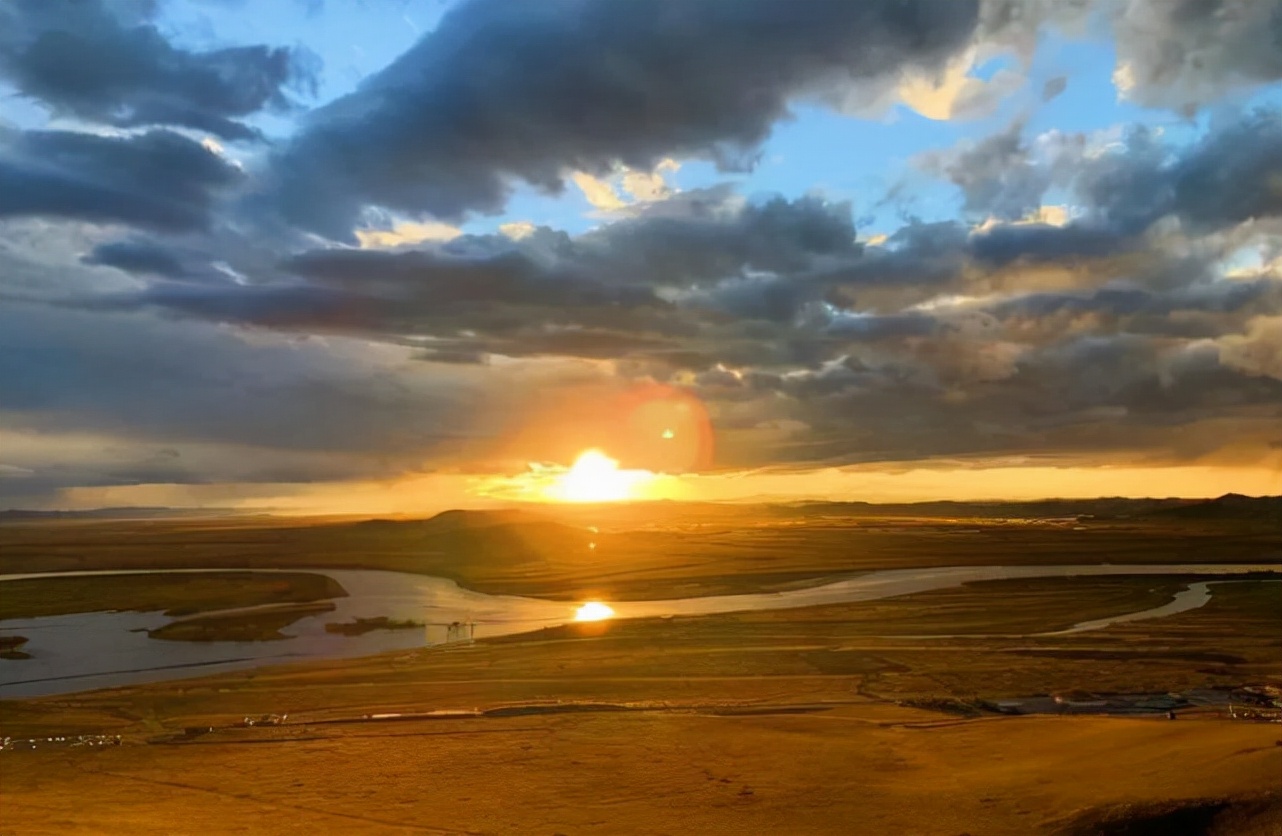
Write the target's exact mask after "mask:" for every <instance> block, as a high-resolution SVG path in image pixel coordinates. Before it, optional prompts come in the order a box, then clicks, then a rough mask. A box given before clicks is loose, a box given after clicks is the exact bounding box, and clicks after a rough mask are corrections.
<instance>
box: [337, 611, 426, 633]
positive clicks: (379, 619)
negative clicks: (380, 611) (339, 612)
mask: <svg viewBox="0 0 1282 836" xmlns="http://www.w3.org/2000/svg"><path fill="white" fill-rule="evenodd" d="M426 626H427V625H426V624H424V623H423V622H421V621H413V620H410V619H404V620H398V619H395V618H388V617H387V616H382V615H380V616H376V617H374V618H356V619H353V620H351V621H331V622H330V623H328V624H326V625H325V632H327V633H339V634H340V635H344V636H363V635H365V634H366V633H372V632H373V631H375V630H419V629H422V628H423V627H426Z"/></svg>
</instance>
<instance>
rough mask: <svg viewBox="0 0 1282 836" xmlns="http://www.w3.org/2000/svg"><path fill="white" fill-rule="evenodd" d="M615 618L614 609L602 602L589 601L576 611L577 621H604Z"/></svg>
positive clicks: (575, 617)
mask: <svg viewBox="0 0 1282 836" xmlns="http://www.w3.org/2000/svg"><path fill="white" fill-rule="evenodd" d="M613 617H614V609H613V608H612V607H611V606H610V605H609V604H603V603H601V602H600V601H588V602H587V603H586V604H584V605H583V606H581V607H579V608H578V609H577V610H575V611H574V620H575V621H604V620H606V619H607V618H613Z"/></svg>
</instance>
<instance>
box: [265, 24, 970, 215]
mask: <svg viewBox="0 0 1282 836" xmlns="http://www.w3.org/2000/svg"><path fill="white" fill-rule="evenodd" d="M977 7H978V4H977V3H976V2H971V1H970V0H868V2H861V3H822V4H817V5H814V6H811V7H807V8H806V10H805V11H804V12H802V13H799V12H798V7H797V5H796V4H795V3H793V2H785V0H736V1H735V2H724V0H700V2H685V1H684V0H680V2H663V3H659V4H657V5H652V6H647V7H645V8H644V9H641V8H639V7H635V6H633V5H631V4H628V3H616V2H611V0H575V1H574V2H572V3H570V4H568V5H567V4H553V5H551V6H543V5H540V4H512V3H506V2H498V0H473V2H470V3H466V4H463V5H460V6H457V7H455V8H454V9H452V10H451V11H450V12H449V13H447V15H446V16H445V17H444V19H443V20H442V21H441V23H440V25H439V26H438V27H437V29H436V30H435V31H434V32H432V33H431V34H429V35H427V36H425V37H424V38H423V39H422V40H421V41H420V42H419V43H418V44H416V45H415V46H414V47H413V48H412V49H410V50H409V51H408V52H406V53H405V54H404V55H402V56H401V57H400V58H398V59H397V60H396V61H395V62H394V63H393V64H392V65H391V66H389V67H388V68H386V69H385V70H383V71H382V72H380V73H379V74H378V75H376V76H374V77H371V78H370V79H368V80H367V81H366V82H365V83H364V84H363V85H362V87H361V88H360V89H359V90H358V91H357V92H355V93H353V94H351V95H349V96H347V97H345V98H343V99H341V100H339V101H337V102H334V103H333V104H331V105H328V106H326V107H324V108H322V109H320V110H319V111H317V112H315V113H313V114H311V116H310V117H309V118H308V120H307V123H306V125H305V127H304V129H303V131H302V132H301V133H300V135H299V136H298V137H296V138H295V140H294V141H293V142H291V143H290V145H289V146H288V147H287V148H286V149H285V150H284V151H283V152H282V153H281V154H280V155H279V156H278V157H277V159H276V160H275V166H274V167H275V175H276V177H277V182H276V184H275V189H274V193H275V194H274V197H275V200H276V202H277V204H278V206H279V208H280V210H281V212H282V213H283V215H284V216H285V217H286V218H288V219H289V220H290V221H292V222H294V223H296V224H298V225H299V226H302V227H304V228H306V229H309V230H311V231H313V232H317V233H320V234H323V235H326V236H328V237H330V238H333V239H338V240H349V239H350V238H351V229H352V227H353V226H354V225H355V224H354V222H355V220H356V218H357V217H358V215H359V212H360V210H361V207H363V206H380V207H384V208H387V209H390V210H393V211H397V212H402V213H405V214H406V215H410V216H420V215H431V216H434V217H436V218H438V219H441V220H445V221H455V220H458V219H459V218H461V217H463V216H464V215H466V214H468V213H471V212H496V211H498V210H500V209H501V208H502V207H503V205H504V204H505V202H506V200H507V196H508V193H509V190H510V187H511V183H512V182H513V181H524V182H526V183H529V184H531V185H533V186H535V187H537V188H541V189H545V190H551V191H557V190H559V189H560V188H562V180H563V178H562V171H564V170H566V169H569V170H574V171H582V172H585V173H587V174H589V175H592V176H602V175H604V174H606V173H607V172H609V171H612V170H614V168H615V166H617V165H623V166H627V167H628V168H631V169H634V170H639V171H650V170H652V169H653V168H654V166H655V165H657V164H658V163H659V162H660V161H661V160H663V159H664V158H667V157H674V158H678V159H685V158H689V157H701V158H705V159H711V160H713V161H715V162H717V163H718V164H719V165H721V166H722V167H728V168H732V167H735V166H737V165H742V164H743V162H744V161H745V159H746V158H750V156H751V154H752V153H753V151H754V149H755V148H756V147H757V146H758V145H759V144H760V143H761V142H762V140H764V139H765V138H766V137H767V136H768V135H769V133H770V130H771V127H772V126H773V125H774V123H775V122H777V121H778V120H780V119H782V118H785V117H786V116H788V114H789V102H790V100H792V99H794V98H798V97H801V98H812V99H816V98H823V97H824V96H826V95H829V96H830V95H832V94H834V92H835V91H841V90H845V89H846V88H848V87H849V86H850V85H853V84H858V83H860V82H861V81H871V80H881V82H882V83H891V84H893V83H894V80H895V79H896V78H897V76H898V73H899V72H900V71H902V70H904V69H906V68H910V67H918V68H922V69H925V70H935V69H938V68H941V67H943V66H944V65H945V64H946V63H947V62H948V60H949V59H950V58H951V57H952V56H953V55H954V54H955V53H956V52H958V51H959V50H962V49H964V48H966V47H967V45H968V44H969V42H970V40H971V36H972V33H973V31H974V28H975V24H976V21H977ZM659 102H661V103H662V107H655V106H654V103H659ZM407 172H413V174H412V176H410V175H408V174H407Z"/></svg>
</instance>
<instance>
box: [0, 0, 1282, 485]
mask: <svg viewBox="0 0 1282 836" xmlns="http://www.w3.org/2000/svg"><path fill="white" fill-rule="evenodd" d="M59 5H60V4H58V3H39V2H16V3H13V4H10V5H6V6H5V7H4V8H3V10H0V32H2V33H3V34H0V80H3V81H4V82H5V83H7V84H8V85H10V86H11V87H12V89H13V90H15V91H16V92H17V93H19V94H20V95H21V96H23V97H24V98H25V99H26V100H28V101H31V102H35V103H38V104H39V105H40V106H42V107H44V108H46V109H47V111H48V112H49V113H50V114H51V115H52V116H53V118H54V119H55V124H51V125H47V126H44V127H40V128H33V127H18V126H11V125H10V126H7V125H4V124H3V123H0V381H2V383H0V419H2V421H3V426H4V428H5V431H6V432H8V433H10V436H9V437H10V438H11V439H12V440H13V441H14V443H15V444H16V445H18V446H20V447H22V449H23V450H25V451H26V452H21V451H20V452H19V453H12V454H10V453H4V452H0V505H3V504H6V499H5V498H6V497H9V498H10V499H8V500H7V501H8V502H12V503H15V504H17V503H20V502H29V503H37V504H38V503H41V502H48V501H54V500H55V499H56V497H57V496H58V492H59V491H60V490H63V489H65V488H69V487H75V486H111V485H129V484H148V483H158V482H172V483H193V484H201V483H218V482H237V483H252V482H322V481H341V480H344V479H395V478H399V477H400V476H403V475H404V474H406V473H419V472H430V471H433V470H449V471H458V472H484V471H487V470H502V469H503V468H506V467H511V466H513V465H514V463H515V464H516V466H519V464H520V463H521V462H522V461H531V460H540V459H556V458H558V457H563V456H564V455H565V454H566V450H567V449H570V446H573V445H576V444H586V443H588V442H590V441H593V440H597V439H599V440H602V443H617V444H618V445H619V447H621V448H623V450H624V452H625V453H627V452H628V451H629V449H630V448H629V444H628V441H627V439H625V438H619V437H617V436H615V435H612V434H611V433H612V432H613V431H612V430H610V428H609V424H610V420H609V416H596V417H593V418H592V419H591V420H589V419H588V418H587V417H584V416H587V415H589V414H590V413H591V414H594V415H595V413H594V412H593V408H592V405H593V404H596V403H602V402H612V401H611V400H610V399H611V398H613V397H615V396H616V395H618V394H619V393H620V392H626V391H628V390H629V389H630V388H632V387H643V386H650V385H653V384H656V383H658V384H663V385H667V386H672V387H677V388H680V389H682V390H683V391H688V392H690V393H693V394H694V395H696V396H697V397H699V398H700V399H702V400H703V401H704V402H705V403H706V404H707V405H708V408H709V410H710V412H711V415H712V418H713V422H714V426H715V428H716V431H717V436H718V441H719V445H718V454H717V460H716V464H717V466H718V467H720V468H725V469H732V470H733V469H741V468H756V467H769V468H777V469H785V470H797V469H800V470H804V469H807V468H813V467H819V466H834V465H849V464H876V463H884V464H885V466H887V467H902V466H904V465H905V463H913V462H919V463H928V462H932V461H950V462H957V461H964V462H972V463H982V462H985V461H993V462H997V461H1001V462H1007V463H1009V462H1011V461H1017V460H1021V459H1025V460H1030V461H1033V460H1036V461H1047V462H1056V463H1065V464H1083V465H1098V464H1128V465H1145V464H1152V465H1167V464H1172V463H1199V464H1204V463H1208V462H1209V463H1223V464H1226V465H1227V464H1232V465H1242V464H1249V463H1251V462H1253V461H1260V460H1262V459H1265V458H1267V457H1268V456H1275V452H1274V451H1276V450H1277V449H1278V447H1279V445H1280V444H1282V434H1280V433H1279V432H1278V429H1277V427H1278V419H1279V418H1282V112H1280V111H1279V109H1278V102H1277V101H1276V100H1269V99H1267V98H1265V99H1264V100H1261V101H1258V102H1251V103H1249V104H1241V102H1244V101H1246V100H1245V99H1244V98H1242V97H1243V96H1246V95H1247V94H1249V93H1251V92H1252V91H1258V90H1260V89H1265V90H1268V89H1272V88H1273V87H1276V85H1277V83H1278V81H1279V79H1280V78H1282V64H1280V63H1279V60H1278V56H1279V55H1282V49H1280V48H1279V43H1280V42H1282V3H1279V2H1268V3H1242V2H1231V1H1230V0H1225V1H1224V2H1218V3H1203V2H1197V3H1194V2H1185V0H1180V2H1169V3H1168V2H1162V3H1157V2H1156V0H1097V2H1089V3H1088V2H1083V3H1080V4H1057V3H1042V2H1032V0H1029V2H1015V0H985V2H978V0H976V2H953V0H878V2H869V3H851V4H837V3H832V4H798V3H795V2H791V1H790V0H789V1H787V2H785V0H698V2H694V0H681V1H680V2H667V3H665V2H661V3H657V4H647V5H645V6H641V5H638V4H632V3H620V2H610V1H609V0H565V2H558V3H548V4H543V3H537V4H531V3H513V2H499V0H471V2H463V3H459V4H457V5H456V6H455V7H453V8H452V9H450V10H449V11H448V12H447V13H446V15H445V17H444V18H443V19H442V20H441V22H440V23H439V25H438V26H436V28H435V29H434V30H433V31H431V32H429V33H428V34H426V35H424V36H423V37H422V38H421V40H419V41H418V42H417V43H416V44H415V45H414V46H413V47H412V48H411V49H409V50H408V51H407V52H405V53H404V54H402V55H401V56H400V57H399V58H397V59H396V60H395V61H393V62H391V63H390V64H389V65H388V66H387V67H386V68H384V69H383V70H381V71H380V72H378V73H376V74H374V75H372V76H370V77H368V78H366V79H365V80H364V81H363V82H362V83H361V84H360V85H359V86H358V87H357V88H356V89H355V90H354V91H353V92H350V93H348V94H346V95H344V96H341V97H339V98H338V99H336V100H334V101H331V102H328V103H326V104H324V105H322V106H319V107H316V108H314V109H312V110H311V111H308V112H302V110H301V106H300V105H299V104H298V101H299V100H300V98H305V97H306V96H307V91H308V90H314V88H315V80H316V76H317V73H318V72H319V69H318V67H317V66H316V58H315V56H314V55H311V54H310V53H308V52H307V50H306V49H302V48H286V47H279V46H275V45H266V44H250V45H237V46H234V47H223V48H218V49H208V50H202V49H193V48H190V47H188V46H186V45H184V44H183V43H182V42H181V41H179V40H175V39H173V38H170V37H167V35H166V34H165V32H164V29H163V27H161V26H159V25H158V22H157V16H158V14H159V13H160V12H159V9H158V7H157V6H156V4H153V3H147V2H123V0H122V1H121V2H108V0H99V2H93V3H86V4H83V7H84V15H83V16H81V15H78V14H68V13H65V10H64V13H62V14H59V12H58V9H57V8H56V7H58V6H59ZM1176 7H1178V8H1176ZM77 8H79V6H78V7H77ZM1141 21H1145V23H1144V24H1143V26H1141ZM1048 31H1071V32H1103V33H1105V34H1106V36H1107V37H1109V38H1111V42H1112V43H1113V45H1114V48H1115V51H1116V55H1117V61H1118V64H1117V67H1116V70H1115V74H1114V75H1115V78H1116V80H1117V91H1118V95H1119V96H1121V97H1123V98H1125V99H1127V100H1130V101H1134V102H1136V103H1139V104H1142V105H1144V106H1147V107H1153V108H1165V109H1168V110H1169V111H1170V112H1171V113H1172V114H1173V118H1179V116H1180V115H1184V116H1187V114H1189V113H1192V112H1195V111H1197V109H1198V108H1204V107H1208V106H1215V107H1216V108H1217V109H1216V111H1215V114H1214V117H1213V118H1211V119H1209V120H1207V121H1206V123H1205V126H1204V127H1203V128H1201V129H1200V130H1199V131H1198V133H1197V134H1196V135H1195V136H1192V137H1191V138H1188V137H1184V138H1173V136H1172V134H1170V133H1168V132H1165V131H1163V130H1160V129H1155V128H1154V127H1152V126H1151V125H1147V124H1135V125H1132V126H1119V127H1117V128H1116V129H1113V130H1108V131H1072V130H1057V129H1050V130H1044V129H1041V130H1035V129H1033V128H1031V127H1030V126H1029V125H1030V123H1029V119H1028V116H1027V114H1020V115H1017V116H1016V117H1015V118H1013V119H1011V120H1009V121H1007V122H1006V123H1005V125H1003V126H1001V127H999V128H998V129H997V130H995V131H993V132H992V133H990V134H989V135H987V136H984V137H979V138H977V139H975V140H972V141H969V142H965V143H962V144H959V145H956V146H953V147H942V148H938V149H936V150H933V151H931V152H929V153H927V154H924V155H920V156H919V157H917V158H916V159H915V160H914V161H913V168H914V170H915V171H916V172H917V176H919V177H922V178H926V179H928V180H930V181H932V182H935V183H938V184H940V186H941V187H944V186H946V187H947V188H949V189H953V190H955V192H954V193H955V195H956V198H957V200H958V203H959V207H960V210H959V212H958V213H957V214H956V216H955V217H952V218H949V219H946V220H938V219H932V220H922V219H920V218H917V217H913V216H912V215H911V213H905V214H904V215H903V216H902V217H901V218H899V219H898V220H897V221H896V225H895V226H894V227H893V228H891V229H889V231H887V232H884V233H882V234H879V235H877V236H876V237H873V236H870V235H868V234H866V233H864V232H863V231H862V230H861V227H862V226H863V225H864V221H863V220H862V219H861V218H860V217H859V216H857V213H856V208H855V207H854V206H853V205H852V204H851V203H850V202H849V201H846V200H839V199H833V198H828V197H824V196H823V195H822V194H820V193H812V194H800V193H798V194H793V195H761V194H749V195H745V194H744V192H743V191H742V190H741V189H739V188H737V187H736V186H735V185H734V182H733V178H732V175H733V174H734V172H736V171H740V170H743V169H750V168H751V167H752V166H753V165H754V163H755V161H757V160H758V159H759V157H760V156H761V154H762V153H763V150H762V149H763V148H764V147H765V144H766V143H767V142H768V141H769V139H770V137H771V136H772V132H773V131H774V130H775V129H776V127H777V126H778V125H780V124H781V123H782V122H786V121H789V120H795V119H797V118H799V117H798V114H799V113H800V112H801V110H802V109H804V108H812V109H819V110H821V111H826V112H830V113H833V114H838V115H839V118H854V119H857V118H868V116H869V115H870V114H874V113H875V112H876V109H877V108H878V107H881V106H882V104H879V103H885V102H888V101H907V102H909V104H910V106H913V107H919V104H913V101H915V99H914V96H915V94H914V93H913V92H912V91H913V90H917V89H918V88H919V87H920V85H921V84H922V83H927V84H928V86H930V85H935V86H933V87H931V89H932V90H934V91H936V92H937V93H939V95H943V93H942V92H939V91H945V90H952V91H954V93H955V95H956V96H957V97H961V96H963V95H965V96H966V97H968V98H967V99H966V102H967V103H966V105H965V107H964V108H963V107H961V105H960V104H959V105H958V108H960V109H959V110H958V112H961V110H967V112H970V111H972V110H974V108H978V107H979V105H978V104H977V102H978V101H979V98H977V97H979V96H980V93H979V92H978V91H981V90H982V91H984V95H992V96H997V95H998V94H999V93H1000V92H1001V90H1004V89H1005V88H1004V87H1003V86H1002V85H1003V84H1007V83H1009V82H1008V81H999V80H998V78H997V77H996V76H994V77H993V78H992V79H989V80H983V79H978V78H975V79H972V81H973V84H971V85H970V86H969V87H967V86H966V85H953V86H951V87H950V86H948V82H947V79H948V78H949V77H950V76H949V74H950V73H953V72H956V71H957V68H958V67H964V66H966V64H965V62H967V61H971V60H972V58H971V57H970V56H973V55H975V54H980V53H996V52H1003V54H1008V55H1013V56H1015V57H1016V60H1017V61H1023V62H1025V63H1026V64H1027V63H1028V62H1032V61H1033V60H1034V59H1035V57H1036V54H1037V48H1038V44H1039V34H1038V33H1045V32H1048ZM1156 43H1160V44H1164V45H1165V46H1164V47H1163V48H1161V49H1157V48H1155V47H1154V44H1156ZM959 62H960V63H959ZM89 65H96V66H102V67H105V68H107V69H106V70H104V71H103V72H102V73H98V74H94V73H86V72H85V71H84V68H85V67H87V66H89ZM1011 72H1014V71H1011ZM922 79H925V80H926V82H923V81H922ZM1071 83H1072V82H1071V79H1070V80H1069V81H1067V82H1065V83H1063V84H1058V85H1055V88H1056V89H1057V90H1058V92H1054V93H1052V94H1050V95H1048V96H1047V98H1048V99H1054V98H1056V97H1057V96H1059V95H1060V94H1062V93H1063V90H1064V87H1065V85H1071ZM975 85H979V86H975ZM1070 89H1071V87H1070ZM963 91H966V92H963ZM957 102H960V98H958V99H957ZM957 102H955V103H957ZM280 113H292V114H294V115H295V116H296V117H297V122H296V125H295V127H294V128H293V129H292V131H291V132H290V133H289V134H288V135H287V136H284V137H281V138H276V139H273V140H271V141H267V139H266V138H265V137H264V135H263V133H262V132H261V131H260V130H259V129H258V128H257V127H256V124H257V123H256V122H255V119H256V118H258V117H262V116H265V115H269V114H280ZM225 146H226V147H225ZM672 160H676V161H677V162H675V163H674V162H671V161H672ZM665 161H667V162H665ZM688 161H696V162H697V161H703V162H706V163H711V164H712V165H714V166H716V167H717V168H718V169H719V170H721V171H723V172H725V176H726V178H727V179H726V181H725V182H723V183H721V184H719V185H710V186H704V187H700V188H693V189H686V190H684V191H682V190H675V189H669V188H667V187H666V186H665V185H664V181H663V180H662V179H661V178H660V176H659V174H653V175H651V174H648V173H647V172H651V171H654V170H655V169H656V166H662V167H663V168H662V169H661V170H666V171H671V170H675V169H676V168H678V167H679V165H680V164H682V163H684V162H688ZM832 164H833V166H834V167H840V165H841V160H833V161H832ZM621 171H622V172H630V173H631V175H630V176H632V177H633V181H630V182H633V183H634V185H636V186H637V189H636V193H637V194H639V195H643V196H644V199H639V198H638V199H637V200H636V201H635V202H630V201H626V200H621V199H620V200H617V201H611V202H608V203H605V204H602V205H604V206H607V207H608V213H607V214H606V215H605V216H604V217H603V218H602V219H601V221H602V222H601V223H599V224H598V225H597V226H595V227H594V228H592V229H589V230H587V231H583V232H574V233H571V232H567V231H565V230H562V229H559V228H555V227H554V226H549V225H540V224H531V223H528V222H524V221H521V220H520V219H516V218H514V219H512V221H513V222H512V223H510V224H506V225H504V231H499V232H479V233H478V232H462V231H457V232H456V231H455V229H454V226H453V225H455V224H466V222H467V221H468V220H469V219H474V218H477V217H481V216H484V215H487V214H497V213H502V212H503V211H504V210H505V209H506V207H507V206H508V205H509V202H510V201H511V200H512V197H513V195H514V194H516V193H517V192H518V191H519V190H521V189H530V188H532V189H534V190H536V191H539V190H541V191H545V192H548V193H552V194H555V193H559V192H560V191H561V190H562V189H563V188H564V184H565V183H566V182H570V181H571V180H572V179H573V176H574V175H575V174H576V173H581V174H583V175H586V176H589V177H606V176H610V175H612V174H617V173H618V172H621ZM642 180H644V184H642V183H641V181H642ZM584 182H586V181H584ZM642 185H646V188H645V189H642V188H641V186H642ZM877 197H880V196H879V195H869V196H868V198H867V202H869V203H871V202H873V200H875V199H876V198H877ZM505 217H506V216H505ZM398 223H399V224H401V225H402V228H405V229H409V228H411V226H406V225H413V224H418V225H419V226H418V228H420V229H422V230H426V232H425V233H423V234H422V235H419V236H409V235H398V234H397V233H396V232H395V230H396V228H397V227H396V224H398ZM387 226H390V227H391V230H381V231H377V234H375V233H374V232H372V231H371V230H372V229H374V228H375V227H387ZM362 235H364V237H362ZM424 238H425V240H422V239H424ZM371 243H374V244H376V245H375V246H371ZM576 421H579V422H580V423H579V425H578V430H577V432H576V430H575V429H574V428H575V422H576ZM532 424H537V425H546V426H548V427H551V426H554V425H555V426H559V425H561V424H566V425H567V426H569V427H570V429H569V430H568V431H567V432H566V433H560V434H559V433H556V432H552V431H551V430H548V431H547V432H542V431H538V427H535V428H534V429H533V430H532V429H531V426H530V425H532ZM58 434H62V435H63V436H65V438H67V439H81V440H84V439H106V440H107V441H105V442H104V444H105V445H106V447H105V448H98V449H100V450H101V449H108V450H109V451H110V452H109V453H101V452H100V453H97V454H93V455H91V454H89V453H88V452H84V453H83V454H78V456H79V458H78V459H77V460H76V461H69V460H67V459H66V457H59V456H56V455H54V454H53V453H51V452H50V450H51V449H52V448H51V446H50V444H49V443H47V442H48V437H49V436H51V435H54V436H56V435H58ZM563 436H564V437H563ZM69 443H70V442H69ZM78 443H80V442H77V444H78ZM84 443H85V444H89V445H90V446H92V445H91V444H90V442H87V441H86V442H84ZM567 445H569V446H567ZM73 446H74V445H73ZM15 449H17V448H15ZM75 449H78V450H80V449H82V448H80V447H76V448H75ZM85 449H88V448H85ZM635 458H637V459H638V460H637V461H635V462H629V463H631V464H636V465H637V466H651V465H653V464H654V463H653V462H649V461H646V460H645V454H644V453H642V452H635ZM1101 492H1102V493H1106V492H1107V488H1106V487H1101Z"/></svg>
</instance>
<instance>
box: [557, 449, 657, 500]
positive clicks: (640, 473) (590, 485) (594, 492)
mask: <svg viewBox="0 0 1282 836" xmlns="http://www.w3.org/2000/svg"><path fill="white" fill-rule="evenodd" d="M654 479H655V475H654V474H653V473H651V472H650V471H648V470H620V469H619V463H618V462H617V461H615V460H614V459H612V458H610V457H609V456H607V455H606V454H605V453H602V452H601V451H600V450H585V451H584V452H583V453H581V454H580V455H579V457H578V458H577V459H575V461H574V464H573V466H571V467H570V469H569V470H567V471H566V472H565V473H564V474H562V475H561V476H559V477H558V478H557V479H556V481H555V482H554V483H553V484H552V485H550V486H548V488H547V491H546V493H547V496H548V498H550V499H557V500H560V501H562V502H619V501H621V500H624V499H638V498H640V497H641V495H642V488H643V487H644V486H645V485H647V484H649V483H650V482H653V481H654Z"/></svg>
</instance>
